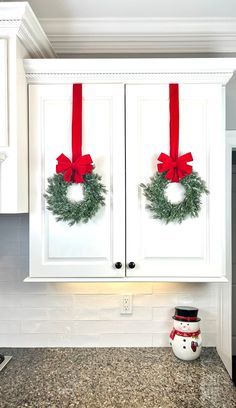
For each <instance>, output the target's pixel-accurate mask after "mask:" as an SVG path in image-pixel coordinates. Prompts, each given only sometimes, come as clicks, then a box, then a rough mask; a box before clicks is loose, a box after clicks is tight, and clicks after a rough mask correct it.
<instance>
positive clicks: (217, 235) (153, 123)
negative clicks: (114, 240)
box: [126, 84, 225, 280]
mask: <svg viewBox="0 0 236 408" xmlns="http://www.w3.org/2000/svg"><path fill="white" fill-rule="evenodd" d="M126 95H127V101H126V106H127V113H126V118H127V119H126V120H127V122H126V123H127V138H126V140H127V149H126V154H127V157H126V160H127V263H129V262H130V261H132V262H135V264H136V267H135V268H134V269H128V270H127V275H128V276H129V277H134V276H144V277H152V276H158V277H161V278H163V280H168V279H171V280H179V279H181V278H182V279H183V280H192V279H193V280H194V279H197V280H201V279H202V280H211V279H213V280H214V278H216V280H217V279H218V278H221V277H222V276H223V275H224V274H225V263H224V254H225V212H224V196H225V191H224V188H225V181H224V174H225V155H224V149H225V134H224V115H223V110H222V108H223V102H224V99H223V98H224V93H223V90H222V87H221V86H219V85H214V84H213V85H208V84H202V85H201V84H196V85H195V84H181V85H180V153H182V154H184V153H187V152H189V151H191V152H192V154H193V157H194V161H193V167H194V170H196V171H197V172H198V173H199V174H200V176H201V177H202V179H204V180H205V181H206V183H207V186H208V188H209V190H210V194H209V196H202V209H201V212H200V215H199V217H198V218H189V219H187V220H185V221H184V222H183V223H182V224H173V223H170V224H168V225H166V224H164V223H163V222H162V221H159V220H155V219H153V218H152V216H151V215H150V213H149V211H148V210H147V209H146V208H145V204H146V202H145V198H144V196H143V194H142V190H141V188H140V183H148V182H149V178H150V177H151V176H152V175H153V174H154V173H155V172H156V171H157V157H158V156H159V154H160V153H161V152H164V153H167V154H169V87H168V84H163V85H162V84H161V85H129V86H127V92H126Z"/></svg>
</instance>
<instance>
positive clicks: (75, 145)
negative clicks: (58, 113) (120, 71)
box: [56, 84, 93, 183]
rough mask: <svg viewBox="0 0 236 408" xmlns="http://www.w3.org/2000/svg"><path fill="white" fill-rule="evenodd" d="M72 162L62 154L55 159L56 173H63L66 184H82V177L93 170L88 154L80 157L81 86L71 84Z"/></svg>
mask: <svg viewBox="0 0 236 408" xmlns="http://www.w3.org/2000/svg"><path fill="white" fill-rule="evenodd" d="M71 144H72V161H71V160H70V159H69V158H68V157H66V156H65V155H64V154H63V153H62V154H60V156H58V158H57V162H58V164H57V165H56V172H57V173H63V176H64V180H65V181H66V182H67V183H70V182H73V183H83V182H84V178H83V176H84V175H85V174H87V173H91V172H92V170H93V161H92V159H91V156H90V154H85V155H84V156H82V84H73V106H72V141H71Z"/></svg>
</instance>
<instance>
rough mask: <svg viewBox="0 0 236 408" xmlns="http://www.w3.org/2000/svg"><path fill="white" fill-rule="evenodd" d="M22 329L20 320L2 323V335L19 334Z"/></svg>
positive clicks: (0, 330)
mask: <svg viewBox="0 0 236 408" xmlns="http://www.w3.org/2000/svg"><path fill="white" fill-rule="evenodd" d="M20 327H21V324H20V321H19V320H12V321H1V322H0V334H19V333H20ZM0 345H1V344H0Z"/></svg>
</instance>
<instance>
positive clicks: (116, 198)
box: [30, 84, 125, 277]
mask: <svg viewBox="0 0 236 408" xmlns="http://www.w3.org/2000/svg"><path fill="white" fill-rule="evenodd" d="M71 115H72V86H71V85H32V86H31V87H30V169H31V172H30V174H31V178H30V197H31V207H30V214H31V215H30V231H31V232H30V239H31V253H30V258H31V261H30V275H31V276H32V277H40V276H45V277H120V276H124V270H125V269H124V267H125V188H124V186H125V174H124V168H125V166H124V88H123V86H122V85H112V84H100V85H97V84H84V85H83V154H91V157H92V159H93V161H94V163H95V166H96V168H95V170H94V171H95V172H97V173H99V174H100V175H101V176H102V182H103V184H105V186H106V188H107V190H108V192H107V195H106V205H105V207H103V208H102V209H101V210H100V211H99V212H98V213H97V214H96V216H95V217H94V218H93V219H91V220H90V221H89V222H88V223H87V224H83V223H80V224H77V225H74V226H72V227H70V226H69V225H68V224H67V223H65V222H57V221H56V219H55V217H54V216H53V214H52V213H51V212H49V211H48V210H47V209H46V202H45V199H44V197H43V194H44V193H45V190H46V189H47V179H48V177H50V176H52V175H53V174H54V173H55V166H56V158H57V157H58V156H59V155H60V154H61V153H64V154H65V155H66V156H68V157H70V158H71ZM117 170H118V171H117ZM73 189H76V190H77V193H79V192H80V190H81V185H74V186H73ZM117 261H119V262H122V264H123V268H122V269H115V268H114V263H115V262H117Z"/></svg>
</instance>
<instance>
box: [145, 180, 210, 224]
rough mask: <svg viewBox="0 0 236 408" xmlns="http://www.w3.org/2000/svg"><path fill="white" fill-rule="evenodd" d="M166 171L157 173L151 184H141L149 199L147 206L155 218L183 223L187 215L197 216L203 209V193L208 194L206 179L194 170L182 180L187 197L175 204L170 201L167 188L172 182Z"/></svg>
mask: <svg viewBox="0 0 236 408" xmlns="http://www.w3.org/2000/svg"><path fill="white" fill-rule="evenodd" d="M165 174H166V173H156V174H155V175H154V176H153V177H151V179H150V180H151V181H150V183H149V184H147V185H145V184H141V187H142V188H143V193H144V196H145V197H146V199H147V205H146V208H147V209H148V210H150V212H151V213H152V216H153V218H156V219H159V220H162V221H164V222H165V223H166V224H168V223H169V222H177V223H181V222H182V221H184V220H185V219H186V218H187V217H197V216H198V215H199V212H200V209H201V195H202V194H203V193H205V194H208V193H209V191H208V190H207V187H206V184H205V181H203V180H202V179H201V178H200V177H199V175H198V173H196V172H192V174H190V175H189V176H186V177H184V178H183V179H182V180H180V184H182V186H183V187H184V189H185V197H184V199H183V201H181V202H180V203H176V204H173V203H171V202H170V201H168V199H167V197H166V195H165V189H166V187H167V185H168V184H169V183H170V181H169V180H167V179H166V178H165Z"/></svg>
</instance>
